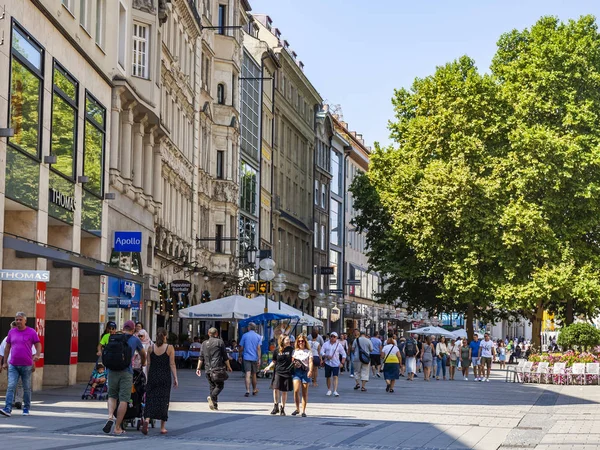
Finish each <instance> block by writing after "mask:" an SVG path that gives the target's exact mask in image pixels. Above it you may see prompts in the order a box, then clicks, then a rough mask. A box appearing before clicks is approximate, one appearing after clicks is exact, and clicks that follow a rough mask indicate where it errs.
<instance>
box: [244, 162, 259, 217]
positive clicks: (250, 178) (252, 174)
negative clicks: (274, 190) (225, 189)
mask: <svg viewBox="0 0 600 450" xmlns="http://www.w3.org/2000/svg"><path fill="white" fill-rule="evenodd" d="M240 172H241V173H240V207H241V209H242V211H244V212H247V213H248V214H251V215H253V216H257V215H258V211H257V197H258V195H257V192H258V172H257V171H256V169H254V168H253V167H251V166H250V165H248V163H246V162H245V161H242V162H241V164H240Z"/></svg>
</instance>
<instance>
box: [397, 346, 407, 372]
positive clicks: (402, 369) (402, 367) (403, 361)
mask: <svg viewBox="0 0 600 450" xmlns="http://www.w3.org/2000/svg"><path fill="white" fill-rule="evenodd" d="M405 347H406V338H405V337H404V336H402V337H401V338H400V342H399V343H398V349H399V350H400V356H401V358H400V376H401V377H404V376H406V354H405V353H404V348H405Z"/></svg>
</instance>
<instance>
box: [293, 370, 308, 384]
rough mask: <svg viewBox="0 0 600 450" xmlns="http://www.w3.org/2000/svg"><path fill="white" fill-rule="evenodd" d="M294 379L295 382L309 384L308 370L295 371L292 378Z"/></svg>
mask: <svg viewBox="0 0 600 450" xmlns="http://www.w3.org/2000/svg"><path fill="white" fill-rule="evenodd" d="M292 379H293V380H294V381H295V380H299V381H300V382H301V383H308V382H309V379H308V370H304V369H296V370H294V376H293V377H292Z"/></svg>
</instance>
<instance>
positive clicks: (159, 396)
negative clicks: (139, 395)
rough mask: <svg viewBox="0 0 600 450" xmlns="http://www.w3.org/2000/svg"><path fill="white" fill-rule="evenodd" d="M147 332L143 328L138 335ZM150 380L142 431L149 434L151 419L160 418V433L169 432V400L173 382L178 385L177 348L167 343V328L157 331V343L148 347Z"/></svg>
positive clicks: (147, 384) (147, 386) (147, 388)
mask: <svg viewBox="0 0 600 450" xmlns="http://www.w3.org/2000/svg"><path fill="white" fill-rule="evenodd" d="M142 332H143V333H146V330H144V329H142V330H141V331H139V332H138V335H141V334H142ZM142 344H143V342H142ZM147 371H148V381H147V383H146V406H145V408H144V419H145V420H144V424H143V426H142V433H144V434H148V424H149V423H150V419H155V420H160V434H167V429H166V428H165V426H166V424H167V420H169V402H170V401H171V383H173V387H174V388H176V387H177V386H178V381H177V368H176V367H175V349H174V348H173V346H172V345H169V344H167V330H165V329H164V328H159V329H158V330H157V331H156V343H155V344H152V345H151V346H150V347H149V348H148V363H147Z"/></svg>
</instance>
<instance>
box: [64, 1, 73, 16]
mask: <svg viewBox="0 0 600 450" xmlns="http://www.w3.org/2000/svg"><path fill="white" fill-rule="evenodd" d="M62 4H63V6H64V7H65V8H67V9H68V10H69V12H70V13H72V12H73V0H62Z"/></svg>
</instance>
